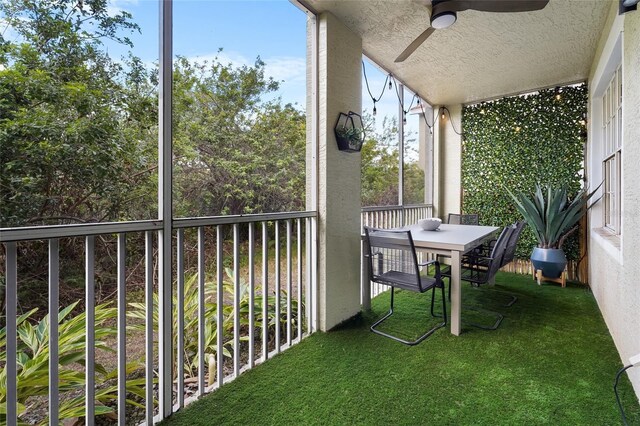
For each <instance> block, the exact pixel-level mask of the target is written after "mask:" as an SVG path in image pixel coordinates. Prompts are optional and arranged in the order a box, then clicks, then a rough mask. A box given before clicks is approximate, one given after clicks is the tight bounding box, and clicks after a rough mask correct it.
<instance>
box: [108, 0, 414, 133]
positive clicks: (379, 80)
mask: <svg viewBox="0 0 640 426" xmlns="http://www.w3.org/2000/svg"><path fill="white" fill-rule="evenodd" d="M109 7H110V8H111V12H112V13H113V12H116V11H118V10H125V11H127V12H129V13H131V14H132V15H133V20H134V21H135V22H136V23H138V25H139V26H140V27H141V34H137V33H136V34H133V35H131V39H132V41H133V43H134V49H133V53H134V54H135V55H137V56H139V57H140V58H142V60H143V61H145V62H148V63H151V62H155V61H157V60H158V20H159V6H158V1H156V0H110V1H109ZM173 7H174V9H173V14H174V28H173V34H174V47H173V50H174V54H175V55H181V56H185V57H188V58H191V59H199V60H204V59H207V58H213V57H215V56H216V55H218V56H219V58H221V59H222V60H223V62H231V63H232V64H234V65H238V66H240V65H251V64H253V63H254V61H255V59H256V58H257V57H258V56H260V58H261V59H262V60H263V61H264V62H265V64H266V73H267V75H268V76H271V77H273V78H274V79H276V80H278V81H280V82H281V84H280V91H279V93H278V95H279V96H281V98H282V100H283V101H284V102H291V103H297V104H298V105H300V107H301V108H303V107H304V100H305V90H306V89H305V78H306V76H305V73H306V71H305V66H306V65H305V64H306V15H305V14H304V13H303V12H302V11H300V10H299V9H298V8H297V7H295V6H294V5H292V4H291V3H290V2H289V1H287V0H263V1H246V0H235V1H229V0H175V1H174V6H173ZM107 47H108V49H109V52H110V53H111V54H112V56H113V57H116V58H117V57H120V56H122V55H126V54H127V52H128V48H123V47H122V46H117V45H112V44H109V45H108V46H107ZM220 48H222V49H223V51H222V53H221V54H218V53H217V52H218V50H219V49H220ZM366 67H367V76H368V79H369V85H370V87H371V92H372V93H373V94H374V96H378V95H379V93H380V90H381V88H382V85H383V83H384V80H385V77H386V75H385V74H384V73H382V72H380V71H379V70H378V69H376V68H375V67H374V66H372V65H370V64H369V63H368V62H366ZM363 86H364V80H363ZM362 89H363V100H362V107H363V109H364V110H368V111H369V112H371V111H372V106H373V104H372V102H371V99H370V97H369V95H368V94H367V92H366V88H365V87H363V88H362ZM405 97H406V98H408V99H407V100H406V102H407V105H408V103H409V102H410V100H411V98H410V96H409V95H405ZM397 105H398V104H397V96H396V93H395V88H394V90H391V91H389V90H387V91H386V92H385V94H384V97H383V99H382V100H381V101H380V102H379V103H378V105H377V111H378V114H377V119H376V125H377V126H376V127H378V128H380V127H381V124H382V117H384V116H385V115H395V114H397V110H398V106H397ZM408 127H410V128H411V129H412V130H414V129H415V128H416V127H417V120H415V119H413V118H412V117H409V120H408ZM415 130H417V129H415Z"/></svg>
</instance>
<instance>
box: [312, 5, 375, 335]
mask: <svg viewBox="0 0 640 426" xmlns="http://www.w3.org/2000/svg"><path fill="white" fill-rule="evenodd" d="M317 25H318V33H317V45H318V55H317V57H316V58H314V57H313V54H311V55H309V61H308V62H309V63H310V66H311V64H312V62H313V60H314V59H315V60H317V66H318V79H317V81H318V84H317V102H318V121H317V128H318V131H317V146H314V134H313V130H309V138H308V141H309V142H308V144H307V175H308V179H307V194H308V195H307V205H308V206H309V207H313V204H314V201H316V202H317V210H318V244H317V247H318V272H317V276H318V321H319V326H320V329H321V330H325V331H326V330H329V329H331V328H332V327H334V326H336V325H337V324H339V323H341V322H342V321H344V320H346V319H348V318H350V317H352V316H353V315H355V314H356V313H357V312H358V311H359V310H360V153H347V152H341V151H339V150H338V146H337V143H336V140H335V136H334V132H333V128H334V126H335V124H336V120H337V119H338V115H339V113H340V112H343V113H347V112H349V111H354V112H357V113H360V112H361V108H362V99H361V83H362V82H361V79H362V74H361V73H362V68H361V67H362V65H361V60H362V41H361V40H360V38H359V37H358V36H357V35H355V34H354V33H352V32H351V31H350V30H349V29H348V28H347V27H346V26H344V25H343V24H342V23H341V22H340V21H339V20H338V19H337V18H336V17H335V16H333V15H331V14H329V13H323V14H321V15H319V16H318V17H317ZM308 28H309V31H310V33H311V32H312V31H313V25H309V27H308ZM309 50H310V51H312V50H313V49H312V48H310V49H309ZM311 53H312V52H311ZM310 80H312V81H311V82H310V83H309V90H308V100H307V105H313V100H314V96H315V92H314V85H313V79H310ZM310 124H311V125H313V119H310ZM316 158H317V169H316V168H315V161H314V160H316ZM314 182H317V187H314V185H313V183H314ZM316 190H317V193H316ZM316 194H317V200H314V196H316Z"/></svg>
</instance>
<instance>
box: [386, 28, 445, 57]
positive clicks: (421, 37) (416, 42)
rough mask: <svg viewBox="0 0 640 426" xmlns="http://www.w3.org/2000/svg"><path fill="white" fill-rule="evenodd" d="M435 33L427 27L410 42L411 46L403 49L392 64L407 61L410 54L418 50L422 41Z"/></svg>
mask: <svg viewBox="0 0 640 426" xmlns="http://www.w3.org/2000/svg"><path fill="white" fill-rule="evenodd" d="M434 31H435V29H434V28H432V27H429V28H427V29H426V30H424V31H423V32H422V34H420V35H419V36H418V37H416V39H415V40H413V41H412V42H411V44H410V45H409V46H408V47H407V48H406V49H404V51H403V52H402V53H401V54H400V56H398V57H397V58H396V60H395V61H394V62H403V61H404V60H405V59H407V58H408V57H409V56H411V54H412V53H413V52H414V51H415V50H416V49H417V48H418V47H420V45H421V44H422V43H424V41H425V40H426V39H427V38H429V36H430V35H431V34H432V33H433V32H434Z"/></svg>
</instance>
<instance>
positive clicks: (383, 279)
mask: <svg viewBox="0 0 640 426" xmlns="http://www.w3.org/2000/svg"><path fill="white" fill-rule="evenodd" d="M364 232H365V235H366V239H367V244H368V246H369V253H368V264H369V276H370V277H371V280H372V281H373V282H377V283H380V284H385V285H391V286H394V287H400V288H403V289H405V290H411V291H418V292H423V291H424V290H425V289H423V288H422V285H423V283H422V281H421V280H420V267H419V265H418V258H417V255H416V249H415V246H414V244H413V238H412V237H411V231H398V230H388V229H376V228H369V227H367V226H365V228H364Z"/></svg>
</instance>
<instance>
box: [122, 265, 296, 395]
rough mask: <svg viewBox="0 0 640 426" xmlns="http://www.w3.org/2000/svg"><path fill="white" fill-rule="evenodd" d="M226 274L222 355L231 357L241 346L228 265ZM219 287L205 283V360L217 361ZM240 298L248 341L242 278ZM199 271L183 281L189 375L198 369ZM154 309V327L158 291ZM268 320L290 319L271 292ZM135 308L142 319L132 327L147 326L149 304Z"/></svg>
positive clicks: (258, 312)
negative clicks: (236, 336)
mask: <svg viewBox="0 0 640 426" xmlns="http://www.w3.org/2000/svg"><path fill="white" fill-rule="evenodd" d="M225 274H226V276H227V279H226V280H224V282H223V292H224V296H223V297H224V300H225V304H224V306H223V308H222V317H223V324H222V330H223V333H224V335H223V355H224V356H225V357H231V356H232V353H233V351H234V350H238V351H239V350H240V348H234V347H233V324H234V317H235V310H234V307H233V304H232V303H231V302H229V299H231V300H232V299H233V295H234V292H235V291H234V274H233V270H231V269H229V268H225ZM216 288H217V284H216V283H215V282H212V281H205V283H204V318H205V322H204V324H205V328H204V336H205V338H204V355H205V364H207V365H215V364H213V363H215V361H216V356H217V339H218V329H217V320H218V317H217V315H218V305H217V301H216ZM239 297H240V300H239V307H240V309H239V311H238V312H239V315H240V325H241V327H242V330H241V331H240V333H241V338H240V340H241V341H247V340H248V339H249V337H248V332H246V328H247V327H248V326H249V307H250V304H249V284H248V283H247V282H246V281H245V280H244V279H240V296H239ZM281 298H282V299H281V300H286V292H285V291H284V290H283V291H281ZM198 300H199V298H198V275H197V274H192V275H189V277H188V278H187V279H186V280H185V283H184V327H183V329H182V330H183V333H184V360H185V364H184V366H183V374H184V375H186V376H187V377H195V376H196V375H197V372H198V364H199V358H198ZM263 300H264V299H263V296H262V295H256V296H255V297H254V321H255V322H254V324H253V326H254V327H262V318H263V317H262V303H263ZM153 302H154V310H153V322H154V327H155V326H157V324H158V309H157V306H158V295H157V294H154V300H153ZM267 303H268V310H267V312H268V324H269V327H270V328H274V327H275V325H276V321H278V318H279V319H280V323H281V326H285V325H286V323H287V317H286V312H282V311H281V312H280V315H277V314H276V311H275V296H268V301H267ZM129 306H130V307H131V308H132V309H131V310H129V311H128V312H127V315H128V316H129V317H130V318H135V319H138V320H142V322H139V323H138V324H136V325H133V326H132V328H134V329H139V330H144V327H145V325H144V321H145V319H146V306H145V304H144V303H130V304H129ZM298 309H299V307H298V303H297V301H295V300H292V301H291V310H292V317H293V321H292V327H295V325H294V324H295V323H296V322H295V319H296V318H297V312H298ZM172 318H173V330H178V299H177V294H174V296H173V315H172ZM177 339H178V335H177V333H174V334H173V347H174V348H175V347H177V342H178V340H177ZM209 373H210V374H209V384H212V383H213V381H214V375H215V370H214V371H211V369H210V371H209Z"/></svg>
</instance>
